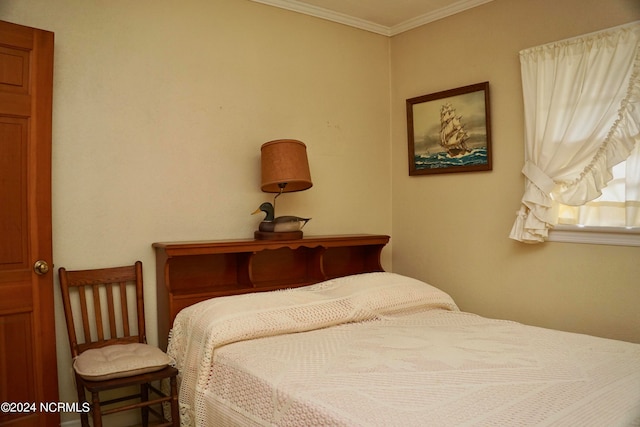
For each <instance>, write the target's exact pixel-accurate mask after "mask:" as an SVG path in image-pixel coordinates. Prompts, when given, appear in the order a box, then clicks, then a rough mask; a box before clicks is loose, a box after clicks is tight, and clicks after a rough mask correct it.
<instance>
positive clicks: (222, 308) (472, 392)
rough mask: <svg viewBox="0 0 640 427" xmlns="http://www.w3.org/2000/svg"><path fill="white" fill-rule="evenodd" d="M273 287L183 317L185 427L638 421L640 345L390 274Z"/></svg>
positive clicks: (179, 336)
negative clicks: (503, 312) (504, 312)
mask: <svg viewBox="0 0 640 427" xmlns="http://www.w3.org/2000/svg"><path fill="white" fill-rule="evenodd" d="M270 294H271V295H267V294H254V295H250V296H243V298H241V299H240V301H238V299H236V297H229V298H218V299H216V300H212V301H207V302H204V303H201V305H198V306H193V307H192V308H188V309H186V310H183V312H185V313H184V314H183V312H181V313H180V314H179V316H178V318H177V319H176V323H175V324H174V330H173V332H172V338H171V340H170V346H169V352H170V354H171V355H172V356H174V357H175V359H176V361H177V364H178V368H179V369H180V371H181V377H180V381H181V383H180V405H181V416H182V419H181V420H182V423H183V425H201V426H210V425H215V426H225V425H243V426H244V425H255V426H272V425H274V426H275V425H277V426H311V425H322V426H425V425H428V426H532V425H544V426H598V427H600V426H633V425H640V345H638V344H632V343H626V342H622V341H615V340H607V339H603V338H596V337H591V336H587V335H581V334H573V333H567V332H560V331H554V330H549V329H543V328H537V327H531V326H526V325H522V324H519V323H516V322H510V321H503V320H495V319H487V318H483V317H481V316H477V315H474V314H470V313H464V312H461V311H459V310H458V308H457V306H456V305H455V303H454V302H453V300H451V298H450V297H449V296H448V295H446V294H445V293H443V292H441V291H439V290H438V289H436V288H434V287H432V286H430V285H427V284H425V283H423V282H419V281H416V280H414V279H410V278H406V277H404V276H399V275H396V274H392V273H369V274H364V275H358V276H351V277H349V278H343V279H336V280H333V281H329V282H325V283H322V284H319V285H314V286H312V287H308V288H301V289H300V290H292V291H279V292H274V293H270ZM232 337H235V338H232Z"/></svg>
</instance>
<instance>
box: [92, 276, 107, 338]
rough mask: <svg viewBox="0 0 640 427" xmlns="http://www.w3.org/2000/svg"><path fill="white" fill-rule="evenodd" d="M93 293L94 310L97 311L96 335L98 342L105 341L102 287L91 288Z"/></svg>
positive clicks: (94, 286)
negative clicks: (101, 297)
mask: <svg viewBox="0 0 640 427" xmlns="http://www.w3.org/2000/svg"><path fill="white" fill-rule="evenodd" d="M91 290H92V293H93V310H94V311H95V316H94V318H95V322H96V333H97V334H98V341H104V329H103V328H102V306H101V304H100V286H99V285H93V286H91Z"/></svg>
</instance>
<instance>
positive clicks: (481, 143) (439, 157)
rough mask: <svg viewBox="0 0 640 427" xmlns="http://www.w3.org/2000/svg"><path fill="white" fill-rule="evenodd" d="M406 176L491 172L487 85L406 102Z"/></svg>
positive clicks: (452, 90)
mask: <svg viewBox="0 0 640 427" xmlns="http://www.w3.org/2000/svg"><path fill="white" fill-rule="evenodd" d="M407 135H408V142H409V175H429V174H437V173H450V172H471V171H487V170H491V167H492V166H491V114H490V111H489V82H484V83H477V84H474V85H470V86H464V87H459V88H457V89H450V90H446V91H443V92H437V93H432V94H429V95H423V96H418V97H416V98H411V99H407Z"/></svg>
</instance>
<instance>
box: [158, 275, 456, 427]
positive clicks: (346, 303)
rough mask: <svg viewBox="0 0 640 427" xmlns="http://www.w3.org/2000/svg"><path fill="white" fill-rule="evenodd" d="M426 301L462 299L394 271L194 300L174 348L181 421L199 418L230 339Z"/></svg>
mask: <svg viewBox="0 0 640 427" xmlns="http://www.w3.org/2000/svg"><path fill="white" fill-rule="evenodd" d="M424 309H445V310H458V307H457V306H456V304H455V303H454V302H453V300H452V299H451V298H450V297H449V296H448V295H447V294H445V293H444V292H442V291H440V290H439V289H437V288H435V287H432V286H430V285H427V284H425V283H423V282H420V281H418V280H414V279H411V278H408V277H404V276H400V275H395V274H393V273H368V274H362V275H354V276H349V277H346V278H340V279H334V280H328V281H325V282H322V283H318V284H316V285H312V286H307V287H303V288H297V289H288V290H283V291H275V292H268V293H258V294H247V295H238V296H232V297H222V298H215V299H211V300H207V301H203V302H201V303H198V304H195V305H193V306H191V307H188V308H186V309H184V310H182V311H181V312H180V313H178V316H176V319H175V321H174V324H173V329H172V331H171V337H170V340H169V346H168V349H167V353H168V354H169V355H170V356H172V357H174V359H175V360H176V367H177V368H178V369H179V370H180V416H181V423H182V425H186V426H191V425H196V424H195V418H194V417H195V416H196V415H197V414H198V412H203V411H204V407H203V405H204V395H205V394H206V393H207V392H208V391H209V389H210V387H211V383H212V380H213V378H212V373H211V369H212V362H213V355H214V353H215V351H216V349H218V348H220V347H222V346H224V345H227V344H230V343H234V342H238V341H244V340H249V339H255V338H260V337H266V336H273V335H278V334H289V333H294V332H302V331H309V330H314V329H319V328H326V327H329V326H334V325H339V324H344V323H350V322H363V321H368V320H374V319H376V318H379V317H381V316H384V315H390V314H394V313H403V312H406V313H411V312H412V311H415V310H424Z"/></svg>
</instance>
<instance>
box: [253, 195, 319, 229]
mask: <svg viewBox="0 0 640 427" xmlns="http://www.w3.org/2000/svg"><path fill="white" fill-rule="evenodd" d="M260 212H264V213H265V217H264V219H263V220H262V222H261V223H260V226H259V227H258V230H260V231H263V232H272V233H273V232H275V233H287V232H292V231H294V232H295V231H299V230H302V228H303V227H304V226H305V225H306V224H307V222H309V220H310V219H311V218H300V217H299V216H292V215H286V216H279V217H277V218H275V210H274V208H273V205H272V204H271V203H269V202H265V203H263V204H261V205H260V207H259V208H258V209H256V210H255V212H253V213H252V215H255V214H257V213H260Z"/></svg>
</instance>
